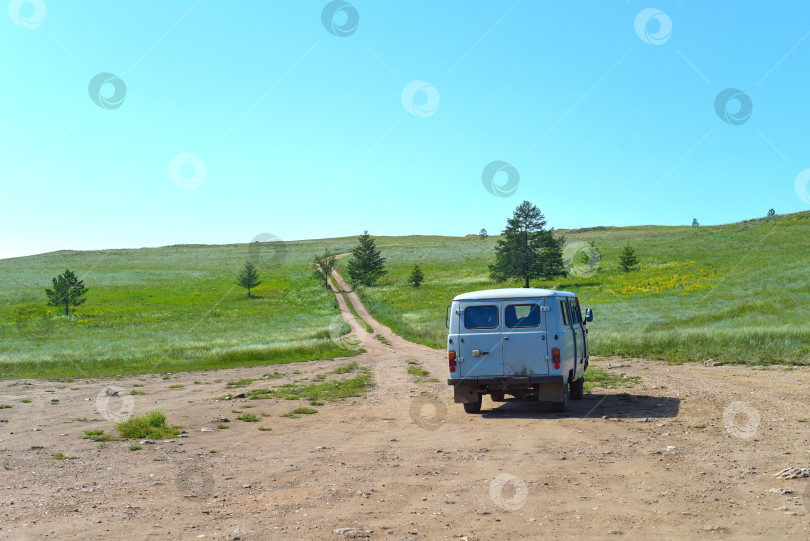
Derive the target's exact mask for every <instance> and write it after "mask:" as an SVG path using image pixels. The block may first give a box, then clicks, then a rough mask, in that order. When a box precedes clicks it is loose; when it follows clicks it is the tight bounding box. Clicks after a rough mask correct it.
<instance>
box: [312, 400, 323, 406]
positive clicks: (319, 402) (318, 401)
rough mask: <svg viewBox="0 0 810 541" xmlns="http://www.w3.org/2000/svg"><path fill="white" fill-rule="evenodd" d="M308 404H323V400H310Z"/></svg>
mask: <svg viewBox="0 0 810 541" xmlns="http://www.w3.org/2000/svg"><path fill="white" fill-rule="evenodd" d="M309 405H310V406H323V405H324V402H321V401H320V400H310V401H309Z"/></svg>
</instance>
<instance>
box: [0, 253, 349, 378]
mask: <svg viewBox="0 0 810 541" xmlns="http://www.w3.org/2000/svg"><path fill="white" fill-rule="evenodd" d="M353 240H354V239H345V240H344V241H341V240H340V239H333V240H331V241H330V245H333V246H336V247H343V248H348V247H349V246H350V244H351V242H353ZM259 246H260V245H254V246H250V245H247V244H237V245H226V246H201V245H184V246H170V247H164V248H143V249H139V250H102V251H89V252H73V251H62V252H55V253H49V254H43V255H38V256H31V257H21V258H14V259H6V260H0V377H2V378H15V377H28V376H32V377H36V376H48V377H72V376H80V375H85V376H96V375H115V374H123V373H136V372H157V371H160V372H166V371H168V372H174V371H179V370H190V369H203V368H219V367H227V366H237V365H250V364H265V363H283V362H294V361H301V360H309V359H312V358H332V357H335V356H337V355H341V356H345V355H347V354H349V352H348V351H347V350H345V349H342V348H340V347H339V346H337V345H336V344H335V343H334V342H333V341H332V340H330V338H329V324H330V321H331V319H332V318H333V316H335V315H336V314H337V313H338V310H337V304H336V302H335V300H334V297H333V296H332V294H331V293H330V292H329V291H327V290H326V289H325V288H324V287H323V286H322V285H320V284H319V283H318V282H317V281H316V280H315V279H314V278H313V277H312V276H311V270H310V269H309V268H308V264H309V261H310V260H311V258H312V254H313V253H315V252H320V251H322V250H323V247H324V244H323V242H322V241H305V242H295V243H285V244H284V245H283V246H282V245H279V244H278V243H267V244H265V245H262V246H261V248H260V247H259ZM251 256H253V257H254V258H256V259H257V260H258V262H259V263H258V267H259V271H260V273H261V278H262V284H261V285H260V286H259V287H258V288H256V289H254V290H253V292H252V293H253V294H254V295H257V296H258V298H255V299H248V298H247V296H246V292H245V290H244V289H242V288H239V287H237V286H235V285H234V282H235V280H236V276H237V274H238V272H239V270H240V269H241V267H242V266H243V265H244V262H245V260H246V259H247V258H248V257H251ZM66 268H68V269H70V270H72V271H74V272H76V273H77V275H78V276H79V278H81V279H83V280H84V282H85V284H86V285H87V286H88V287H89V288H90V291H89V293H88V296H87V302H86V303H85V304H84V305H82V306H80V307H79V308H78V309H77V310H76V312H75V314H72V315H71V316H69V317H66V316H64V315H60V310H59V309H57V308H54V307H49V306H47V305H46V301H45V294H44V288H46V287H50V280H51V278H52V277H54V276H56V275H57V274H59V273H61V272H63V271H64V270H65V269H66Z"/></svg>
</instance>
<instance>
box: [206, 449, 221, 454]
mask: <svg viewBox="0 0 810 541" xmlns="http://www.w3.org/2000/svg"><path fill="white" fill-rule="evenodd" d="M208 452H209V453H211V454H212V455H215V454H217V453H218V452H219V451H217V450H216V449H211V450H210V451H208Z"/></svg>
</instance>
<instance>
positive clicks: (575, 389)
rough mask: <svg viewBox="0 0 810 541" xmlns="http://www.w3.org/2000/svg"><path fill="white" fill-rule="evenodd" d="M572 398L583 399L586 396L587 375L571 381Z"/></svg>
mask: <svg viewBox="0 0 810 541" xmlns="http://www.w3.org/2000/svg"><path fill="white" fill-rule="evenodd" d="M570 386H571V388H570V390H569V392H570V394H571V400H582V399H583V398H584V397H585V376H583V377H581V378H579V379H578V380H575V381H572V382H571V383H570Z"/></svg>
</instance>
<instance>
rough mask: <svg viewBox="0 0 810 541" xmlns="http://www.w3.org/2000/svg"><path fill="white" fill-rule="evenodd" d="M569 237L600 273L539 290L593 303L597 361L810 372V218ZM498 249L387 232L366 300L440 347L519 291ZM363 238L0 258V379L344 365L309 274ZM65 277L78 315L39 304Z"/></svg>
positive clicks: (473, 241) (485, 243)
mask: <svg viewBox="0 0 810 541" xmlns="http://www.w3.org/2000/svg"><path fill="white" fill-rule="evenodd" d="M505 218H506V217H504V222H505ZM372 233H373V231H372ZM561 233H563V234H564V235H565V237H566V239H567V241H568V242H569V243H570V244H571V246H572V247H575V246H584V244H585V243H586V242H589V241H593V242H595V244H596V246H597V247H598V248H599V250H600V251H601V257H600V260H599V263H598V266H597V267H596V268H593V269H592V268H591V267H590V266H588V265H583V264H582V262H581V259H580V258H579V257H575V258H574V261H575V267H574V272H572V273H571V274H569V276H567V277H565V278H563V279H559V280H555V281H541V280H536V281H533V282H532V286H534V287H547V288H557V289H565V290H569V291H573V292H575V293H576V294H577V295H578V296H579V298H580V300H581V301H582V303H583V305H584V306H585V307H591V308H593V310H594V315H595V320H594V322H593V323H592V324H590V325H589V329H590V334H589V337H590V341H591V351H592V353H594V354H596V355H622V356H634V357H644V358H650V359H664V360H668V361H673V362H684V361H699V360H702V359H709V358H712V359H715V360H717V361H725V362H733V363H748V364H769V363H785V364H808V362H810V323H809V322H810V318H808V317H807V315H806V314H807V310H806V306H808V305H809V304H810V281H809V280H808V279H807V276H808V266H809V265H810V243H809V242H808V241H807V239H808V238H810V235H808V234H809V233H810V213H799V214H792V215H786V216H777V217H774V218H769V219H762V220H751V221H747V222H742V223H737V224H730V225H722V226H711V227H709V226H701V227H699V228H692V227H663V226H644V227H627V228H595V229H592V230H579V231H562V232H561ZM496 240H497V239H496V238H492V237H490V238H489V239H486V240H481V239H479V238H459V237H439V236H411V237H378V238H377V246H378V248H379V249H381V250H382V253H383V256H384V257H386V258H387V268H388V272H389V274H388V275H386V276H385V277H383V279H382V280H381V281H380V283H379V284H378V285H377V286H376V287H373V288H360V289H359V290H358V293H359V294H360V296H361V298H362V299H363V301H364V302H365V303H366V305H367V306H368V308H369V309H370V310H371V312H372V313H373V314H374V315H375V317H377V318H378V319H379V320H380V321H382V322H383V323H385V324H386V325H388V326H390V327H391V328H392V329H393V330H394V331H395V332H397V333H398V334H400V335H402V336H403V337H405V338H407V339H409V340H412V341H416V342H419V343H422V344H426V345H428V346H431V347H435V348H440V349H443V348H444V342H445V332H446V329H445V310H446V307H447V305H448V304H449V303H450V300H451V299H452V298H453V297H454V296H455V295H457V294H459V293H463V292H466V291H473V290H478V289H487V288H491V287H507V286H519V285H521V284H519V283H517V282H515V283H508V284H502V285H498V284H494V283H492V282H491V281H490V280H489V277H488V269H487V265H488V264H489V263H492V261H493V254H494V246H495V242H496ZM355 241H356V239H355V238H354V237H350V238H340V239H322V240H311V241H298V242H289V243H284V244H283V246H282V245H279V243H265V244H258V245H247V244H235V245H224V246H203V245H184V246H171V247H164V248H143V249H138V250H102V251H88V252H74V251H62V252H54V253H49V254H43V255H38V256H31V257H22V258H14V259H6V260H0V378H6V379H8V378H23V377H52V378H67V377H95V376H105V375H117V374H129V373H145V372H176V371H182V370H197V369H215V368H223V367H229V366H245V365H261V364H280V363H288V362H298V361H305V360H311V359H330V358H334V357H336V356H346V355H349V354H350V352H349V351H348V350H345V349H342V348H341V347H340V346H339V345H338V344H336V343H335V341H333V340H331V339H330V337H329V325H330V322H331V321H332V318H333V317H334V316H335V315H337V313H338V310H337V304H336V302H335V299H334V297H333V296H332V294H331V293H330V292H329V291H328V290H326V289H325V288H324V287H323V286H322V285H321V284H320V283H319V282H318V280H317V279H315V278H314V277H313V276H312V270H311V267H310V262H311V260H312V257H313V256H314V255H315V254H316V253H320V252H322V251H323V249H324V248H325V247H329V248H330V249H331V250H332V251H335V252H345V251H348V250H349V249H351V247H352V246H353V245H354V244H355ZM577 243H579V244H577ZM627 243H630V244H632V245H633V247H634V248H635V249H636V251H637V254H638V256H639V259H640V265H639V267H638V269H637V270H634V271H632V272H628V273H626V272H622V271H621V270H620V269H619V267H618V254H619V251H620V250H621V249H622V248H623V247H624V245H625V244H627ZM251 256H252V257H254V259H256V260H257V261H258V263H259V264H258V267H259V271H260V274H261V279H262V281H263V283H262V284H261V285H260V286H259V287H258V288H256V289H254V290H253V294H254V295H256V296H257V298H255V299H248V298H247V296H246V293H245V290H243V289H241V288H239V287H237V286H235V285H234V281H235V279H236V276H237V274H238V272H239V270H240V268H241V266H242V265H243V264H244V262H245V260H246V259H247V258H248V257H251ZM345 261H346V260H345V259H344V260H341V263H340V265H341V266H343V265H345ZM417 263H418V264H419V265H420V266H421V268H422V270H423V271H424V273H425V277H426V280H425V283H424V284H423V285H422V286H421V287H420V288H413V287H411V286H410V285H409V284H408V283H407V277H408V274H409V273H410V271H411V269H412V268H413V266H414V265H415V264H417ZM66 268H67V269H70V270H72V271H74V272H76V273H77V274H78V276H79V278H81V279H82V280H84V282H85V285H87V286H88V287H89V288H90V291H89V293H88V295H87V302H86V303H85V304H84V305H81V306H79V307H78V308H77V309H76V310H75V312H74V313H72V314H71V315H70V316H64V315H60V312H59V309H57V308H55V307H48V306H47V305H46V302H45V295H44V289H45V288H46V287H50V280H51V278H52V277H54V276H56V275H57V274H59V273H61V272H63V271H64V270H65V269H66ZM344 276H345V275H344Z"/></svg>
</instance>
